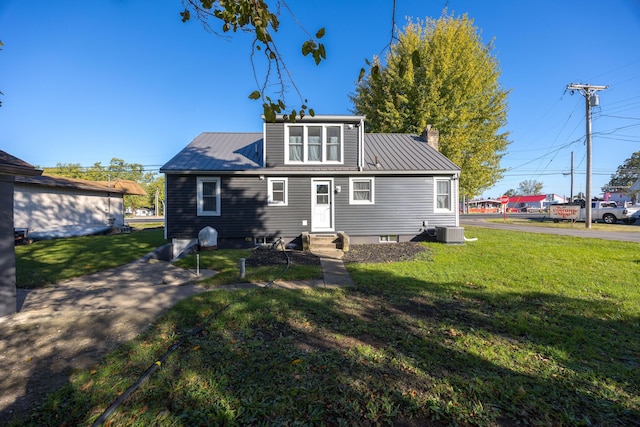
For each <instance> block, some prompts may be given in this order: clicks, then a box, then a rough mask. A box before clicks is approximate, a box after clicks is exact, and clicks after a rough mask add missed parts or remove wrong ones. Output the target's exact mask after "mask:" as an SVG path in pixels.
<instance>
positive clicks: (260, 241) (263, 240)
mask: <svg viewBox="0 0 640 427" xmlns="http://www.w3.org/2000/svg"><path fill="white" fill-rule="evenodd" d="M274 241H275V239H274V238H273V237H267V236H259V237H254V238H253V243H254V244H255V245H256V246H264V247H266V246H270V245H272V244H273V242H274Z"/></svg>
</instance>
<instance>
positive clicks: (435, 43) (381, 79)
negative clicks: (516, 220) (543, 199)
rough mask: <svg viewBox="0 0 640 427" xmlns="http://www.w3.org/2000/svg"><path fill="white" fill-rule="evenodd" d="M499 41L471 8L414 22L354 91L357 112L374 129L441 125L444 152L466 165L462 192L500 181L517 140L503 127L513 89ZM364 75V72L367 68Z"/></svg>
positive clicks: (477, 191) (417, 129)
mask: <svg viewBox="0 0 640 427" xmlns="http://www.w3.org/2000/svg"><path fill="white" fill-rule="evenodd" d="M492 48H493V47H492V43H489V44H487V45H485V44H483V43H482V40H481V38H480V35H479V32H478V29H477V28H476V27H475V26H474V25H473V20H471V19H469V18H468V17H467V15H463V16H462V17H454V16H453V15H448V14H443V16H441V17H440V18H438V19H430V18H429V19H427V20H426V21H425V22H412V21H409V22H408V23H407V25H406V26H405V27H404V29H403V32H400V33H398V35H397V41H396V42H395V43H394V44H392V45H391V46H390V49H389V52H388V54H387V55H386V57H385V65H382V63H381V61H380V59H379V58H374V60H373V62H372V63H371V64H372V66H371V68H370V70H369V74H368V75H367V76H366V77H364V78H363V79H362V80H361V81H360V82H359V83H358V85H357V86H356V91H355V93H354V94H352V95H351V101H352V102H353V105H354V112H355V113H356V114H363V115H366V117H367V129H368V130H369V131H373V132H406V133H417V134H421V133H422V130H423V129H424V128H425V126H426V125H427V124H430V125H432V126H433V127H434V128H436V129H438V131H439V132H440V151H441V152H442V153H443V154H444V155H445V156H447V157H448V158H449V159H451V160H452V161H453V162H454V163H456V164H457V165H458V166H460V168H461V169H462V174H461V177H460V193H461V195H465V196H467V197H469V198H471V197H473V196H475V195H477V194H481V193H482V191H483V190H485V189H487V188H489V187H491V186H493V185H494V184H495V183H496V182H497V181H498V180H499V179H500V178H502V173H503V172H504V169H502V168H500V160H501V158H502V156H503V155H504V154H505V150H506V148H507V145H508V144H509V142H508V140H507V137H508V134H507V133H505V132H501V128H502V127H503V126H504V125H505V122H506V116H507V103H506V98H507V94H508V92H507V91H506V90H505V89H503V88H502V87H501V86H500V82H499V77H500V69H499V66H498V61H497V59H496V58H495V57H494V56H493V55H492ZM361 76H362V73H361Z"/></svg>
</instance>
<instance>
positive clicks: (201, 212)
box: [196, 176, 220, 216]
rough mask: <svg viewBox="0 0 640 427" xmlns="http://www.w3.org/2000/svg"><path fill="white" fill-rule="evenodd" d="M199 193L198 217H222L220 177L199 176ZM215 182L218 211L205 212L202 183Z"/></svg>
mask: <svg viewBox="0 0 640 427" xmlns="http://www.w3.org/2000/svg"><path fill="white" fill-rule="evenodd" d="M196 181H197V193H198V200H197V202H198V216H220V177H219V176H199V177H198V178H197V180H196ZM204 182H215V183H216V210H215V211H205V210H204V199H203V195H202V183H204Z"/></svg>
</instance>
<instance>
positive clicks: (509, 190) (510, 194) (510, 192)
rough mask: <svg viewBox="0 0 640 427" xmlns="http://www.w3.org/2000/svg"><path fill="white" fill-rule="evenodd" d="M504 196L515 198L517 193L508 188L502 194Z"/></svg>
mask: <svg viewBox="0 0 640 427" xmlns="http://www.w3.org/2000/svg"><path fill="white" fill-rule="evenodd" d="M504 195H505V196H508V197H511V196H517V195H518V191H517V190H516V189H514V188H510V189H508V190H507V192H506V193H504Z"/></svg>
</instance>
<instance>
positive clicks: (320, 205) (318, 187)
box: [311, 179, 333, 232]
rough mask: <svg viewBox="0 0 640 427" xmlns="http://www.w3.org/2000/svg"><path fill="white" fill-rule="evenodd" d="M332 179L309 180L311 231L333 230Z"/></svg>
mask: <svg viewBox="0 0 640 427" xmlns="http://www.w3.org/2000/svg"><path fill="white" fill-rule="evenodd" d="M332 189H333V181H332V180H330V179H314V180H312V181H311V231H316V232H317V231H320V232H321V231H333V197H332V196H333V193H332Z"/></svg>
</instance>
